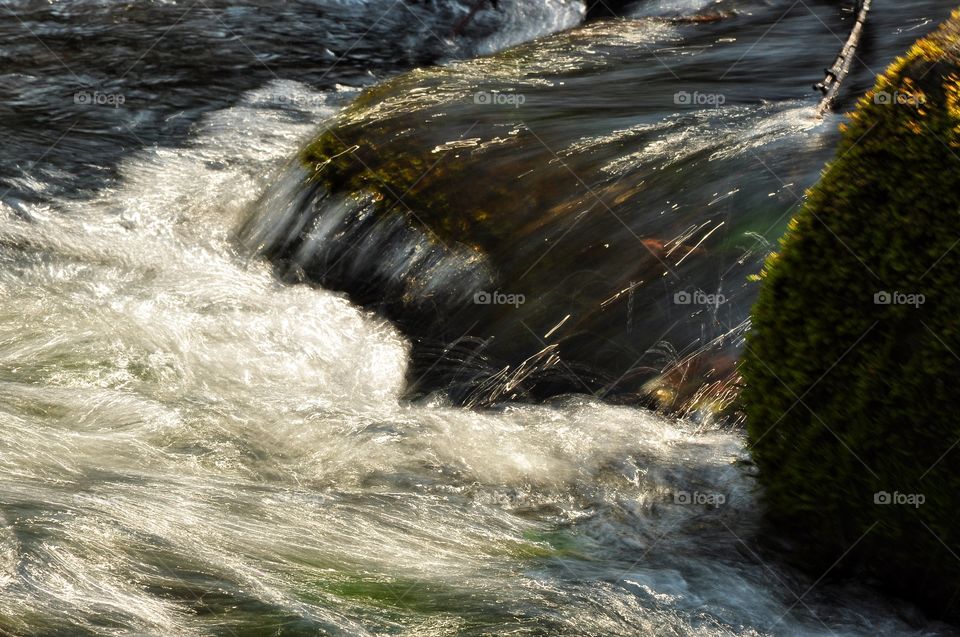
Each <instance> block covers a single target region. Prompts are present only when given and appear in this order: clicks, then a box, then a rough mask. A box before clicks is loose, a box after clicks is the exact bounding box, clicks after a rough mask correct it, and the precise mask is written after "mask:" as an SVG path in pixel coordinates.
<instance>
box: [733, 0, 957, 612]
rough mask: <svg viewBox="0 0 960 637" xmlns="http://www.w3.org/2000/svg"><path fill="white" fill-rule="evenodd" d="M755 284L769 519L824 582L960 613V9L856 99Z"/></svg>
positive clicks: (759, 429)
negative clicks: (876, 585)
mask: <svg viewBox="0 0 960 637" xmlns="http://www.w3.org/2000/svg"><path fill="white" fill-rule="evenodd" d="M762 279H763V286H762V292H761V294H760V298H759V301H758V303H757V304H756V306H755V308H754V310H753V327H752V329H751V331H750V332H749V334H748V337H747V346H746V349H745V353H744V357H743V361H742V365H741V371H742V373H743V375H744V379H745V382H746V388H745V390H744V393H743V396H742V398H743V404H744V406H745V409H746V413H747V419H748V428H749V434H750V444H751V447H752V449H753V456H754V459H755V461H756V464H757V465H758V468H759V470H760V480H761V482H762V483H763V485H764V486H765V492H766V499H767V501H768V504H769V511H770V514H771V516H772V517H773V518H774V519H775V520H776V521H778V522H780V523H782V524H783V525H784V526H785V527H786V528H789V529H792V530H795V531H797V532H798V533H799V534H800V535H801V539H802V540H803V542H802V545H803V546H804V547H805V548H804V549H803V550H802V551H801V553H800V555H801V558H802V561H803V562H804V564H806V565H808V566H810V567H811V568H812V569H813V571H814V572H815V574H816V575H820V574H822V573H824V572H825V571H827V570H828V569H831V570H830V572H831V573H838V572H843V571H847V572H851V571H853V572H858V573H860V574H864V573H866V574H867V575H868V576H871V577H876V578H879V580H880V581H881V582H882V583H883V584H884V585H885V586H886V587H887V588H889V589H892V590H894V591H896V592H898V593H900V594H902V595H905V596H908V597H910V598H912V599H914V600H917V601H919V602H920V603H921V604H923V605H924V606H925V607H926V608H928V609H931V610H932V611H933V612H935V613H937V614H940V615H947V616H950V617H952V618H958V617H960V516H958V513H957V512H958V511H960V472H958V471H957V462H958V458H960V445H958V444H957V443H958V441H960V419H958V417H957V415H956V408H957V401H958V399H960V359H958V355H960V11H958V12H957V13H954V15H953V16H952V17H951V18H950V19H949V20H948V21H947V22H946V23H945V24H944V25H943V26H942V27H941V28H940V29H939V30H938V31H936V32H935V33H933V34H932V35H930V36H929V37H926V38H924V39H921V40H920V41H918V42H917V43H916V44H915V45H914V47H913V48H912V49H911V50H910V51H909V52H908V53H907V54H906V56H905V57H903V58H900V59H898V60H897V61H896V62H895V63H894V64H893V65H892V66H891V67H890V68H889V69H888V70H887V72H886V73H885V74H884V75H882V76H881V77H880V78H879V79H878V81H877V83H876V86H875V88H874V89H873V90H872V91H871V92H870V93H869V94H867V96H866V97H864V98H863V99H862V100H861V101H860V102H859V104H858V105H857V109H856V111H855V112H854V113H853V115H852V116H851V119H850V121H849V123H848V124H847V125H846V126H845V130H844V133H843V141H842V143H841V144H840V147H839V150H838V151H837V157H836V159H835V160H834V161H833V163H832V164H830V165H829V167H828V169H827V170H826V171H825V173H824V175H823V177H822V179H821V181H820V182H819V183H818V184H817V185H816V187H814V188H813V189H812V190H811V192H810V193H809V199H808V201H807V203H806V204H805V206H804V208H803V209H802V210H801V211H800V213H799V214H798V215H797V216H796V218H795V219H794V220H793V221H792V223H791V225H790V228H789V231H788V233H787V235H786V236H785V238H784V239H783V241H782V246H781V250H780V252H779V254H777V255H774V256H772V257H771V258H770V260H769V261H768V263H767V264H766V267H765V271H764V274H763V277H762ZM841 557H842V558H843V559H842V560H840V558H841ZM838 560H839V562H838Z"/></svg>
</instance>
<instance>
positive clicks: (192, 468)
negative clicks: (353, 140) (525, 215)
mask: <svg viewBox="0 0 960 637" xmlns="http://www.w3.org/2000/svg"><path fill="white" fill-rule="evenodd" d="M278 93H279V94H283V95H286V96H288V98H289V99H287V100H285V101H284V102H283V104H282V107H278V106H277V100H276V99H275V96H276V95H277V94H278ZM353 95H354V91H352V90H350V89H342V90H340V91H330V92H322V93H318V92H312V91H310V90H309V89H307V88H306V87H305V86H303V85H300V84H297V83H294V82H273V83H271V84H269V85H267V86H265V87H263V88H262V89H260V90H257V91H252V92H249V93H247V94H245V95H244V96H243V97H242V99H241V100H240V103H239V104H237V105H236V106H234V107H231V108H228V109H225V110H222V111H218V112H216V113H214V114H212V115H210V116H208V117H206V118H204V119H203V121H202V123H201V125H200V126H199V127H198V128H197V129H196V130H195V132H194V134H193V136H192V137H191V139H190V141H189V143H187V144H184V145H183V146H181V147H177V148H155V149H149V150H145V151H141V152H140V153H138V154H136V155H135V156H133V157H132V158H131V159H129V160H128V161H126V162H124V163H123V164H122V166H121V168H120V179H119V180H118V182H117V184H116V186H114V187H110V188H107V189H104V190H102V191H99V192H97V193H96V194H94V195H93V196H91V197H87V198H82V199H75V198H63V199H59V200H55V201H54V202H53V203H48V204H36V205H30V206H20V207H18V209H16V210H14V209H13V208H11V207H9V206H8V207H5V208H2V209H0V214H2V216H0V263H2V267H0V484H2V485H3V487H2V491H0V633H5V634H10V635H18V636H19V635H68V634H69V635H133V634H136V635H158V636H159V635H163V636H169V635H214V634H217V635H219V634H225V635H231V634H236V635H317V634H331V635H385V634H394V635H418V636H424V635H454V634H458V635H505V634H528V635H638V634H643V635H646V634H662V635H734V634H737V635H838V634H842V635H876V634H897V633H904V632H908V631H910V630H913V629H912V628H910V627H909V626H908V625H907V624H905V623H904V622H903V619H902V618H903V617H904V615H903V613H908V611H904V610H902V609H895V608H894V607H893V606H891V605H890V603H889V602H888V601H886V600H882V599H880V598H877V597H875V596H874V595H873V594H872V593H869V592H867V591H865V590H859V589H857V588H851V587H849V586H834V585H830V584H822V585H820V586H818V587H816V588H814V589H811V590H810V591H808V588H810V587H811V585H812V584H813V582H812V581H810V580H808V579H807V578H805V577H803V576H801V575H799V574H797V573H795V572H794V571H792V570H790V569H789V568H787V567H784V566H782V565H780V564H778V563H777V562H776V560H775V559H774V558H772V557H771V556H770V555H768V554H766V553H763V552H762V551H761V550H760V549H759V548H757V546H756V542H755V539H756V536H757V534H758V533H760V532H761V527H760V509H759V506H758V501H757V494H756V489H755V484H754V481H753V479H752V477H751V475H752V471H751V467H750V465H749V462H748V461H747V454H746V451H745V449H744V446H743V441H742V438H741V436H740V435H739V434H738V433H736V432H729V431H713V430H705V429H702V428H698V427H697V426H695V425H693V424H691V423H685V422H682V421H681V422H675V421H668V420H665V419H663V418H661V417H659V416H656V415H654V414H652V413H648V412H646V411H642V410H638V409H633V408H625V407H612V406H608V405H603V404H601V403H599V402H597V401H595V400H593V399H589V398H585V397H568V398H563V399H560V400H557V401H554V402H551V403H549V404H545V405H539V406H533V405H513V406H505V407H502V408H501V409H497V410H493V411H485V412H474V411H467V410H461V409H456V408H453V407H450V406H448V405H447V404H446V403H445V402H444V400H443V399H442V398H441V397H435V398H433V399H431V400H427V401H424V402H420V403H417V404H410V403H407V402H404V401H403V400H402V399H401V394H402V390H403V384H404V373H405V369H406V364H407V353H408V349H409V347H408V344H407V343H406V342H405V341H404V339H403V338H402V337H401V336H400V335H399V334H398V332H397V331H396V330H394V329H393V328H392V327H391V326H390V325H388V324H387V323H386V322H384V321H383V320H382V319H379V318H377V317H375V316H374V315H372V314H370V313H368V312H365V311H362V310H360V309H358V308H357V307H355V306H352V305H351V304H350V303H348V302H347V301H346V300H345V299H344V298H343V297H342V296H341V295H338V294H335V293H332V292H329V291H325V290H321V289H316V288H312V287H308V286H289V285H285V284H282V283H280V282H279V281H278V280H277V279H276V278H275V277H274V276H273V274H272V272H271V270H270V268H269V266H268V265H267V264H265V263H262V262H260V261H258V260H256V259H253V258H251V257H250V255H248V254H245V253H243V252H242V251H240V250H239V249H238V248H237V247H236V245H235V243H234V242H233V241H232V234H233V232H234V230H235V228H236V224H237V223H238V221H239V220H240V219H241V218H242V217H243V215H244V214H246V213H247V211H248V208H249V206H251V205H253V204H254V202H256V201H257V200H258V198H259V196H260V194H261V193H262V192H263V191H264V189H265V188H266V187H267V186H268V184H270V183H271V181H272V180H273V179H274V176H275V175H276V174H277V171H278V170H279V166H280V165H281V164H282V163H283V160H285V159H286V158H288V157H290V156H291V155H292V154H293V153H294V152H295V151H296V150H297V149H298V148H299V147H300V145H301V144H302V143H303V142H304V141H305V140H306V139H308V138H309V137H310V136H311V135H312V134H313V133H314V132H315V125H316V122H318V121H322V120H323V119H324V118H326V117H329V116H330V115H331V114H332V113H333V112H335V110H336V109H337V108H339V107H340V106H341V105H342V104H343V103H344V102H345V101H346V100H349V99H350V98H351V97H352V96H353ZM925 634H947V633H946V632H939V633H938V632H928V633H925Z"/></svg>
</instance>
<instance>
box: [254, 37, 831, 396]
mask: <svg viewBox="0 0 960 637" xmlns="http://www.w3.org/2000/svg"><path fill="white" fill-rule="evenodd" d="M736 29H737V26H736V24H734V23H730V24H726V23H724V22H722V21H720V22H709V23H705V24H695V25H682V26H674V25H671V24H667V23H666V22H665V21H664V20H661V19H656V20H653V19H645V20H624V21H615V22H614V21H600V22H596V23H593V24H591V25H588V26H585V27H581V28H579V29H575V30H572V31H569V32H565V33H561V34H557V35H554V36H551V37H548V38H544V39H542V40H538V41H537V42H532V43H529V44H525V45H523V46H519V47H517V48H515V49H511V50H508V51H503V52H501V53H498V54H496V55H493V56H490V57H485V58H478V59H474V60H469V61H464V62H459V63H456V64H450V65H448V66H443V67H435V68H429V69H420V70H417V71H414V72H412V73H409V74H406V75H403V76H400V77H397V78H393V79H391V80H389V81H387V82H383V83H381V84H379V85H377V86H376V87H373V88H371V89H369V90H367V91H365V92H364V93H363V94H362V95H360V96H359V97H358V99H357V100H356V101H355V102H354V103H352V104H351V105H350V106H349V107H348V108H346V109H344V110H343V111H342V112H340V113H339V114H338V115H337V116H336V118H334V119H333V120H331V121H329V122H327V125H326V126H325V128H324V130H323V131H322V132H321V133H320V134H319V135H318V136H317V137H316V138H315V139H314V140H313V141H312V142H311V143H309V144H308V145H307V146H306V147H305V148H304V150H303V151H302V152H301V153H300V156H299V157H298V161H296V162H294V163H293V164H291V166H289V167H288V170H287V172H286V174H284V175H283V176H282V178H281V179H279V180H277V182H276V187H275V188H273V189H271V191H270V192H268V193H267V194H266V195H265V197H264V199H263V201H262V202H260V203H259V204H258V205H257V206H255V207H254V210H253V211H252V215H251V218H250V220H249V222H248V223H247V224H246V225H245V226H244V228H243V230H242V231H241V233H240V235H241V240H242V242H243V243H244V244H245V245H247V246H250V247H251V248H252V249H253V250H255V251H256V252H258V253H259V254H261V255H263V256H265V257H266V258H268V259H270V260H271V261H272V262H273V263H274V264H275V265H276V267H277V270H278V271H279V273H280V275H281V276H282V277H283V278H284V279H286V280H292V281H304V282H308V283H314V284H319V285H322V286H324V287H326V288H328V289H333V290H339V291H343V292H346V293H347V294H349V296H350V297H351V299H352V300H354V301H355V302H357V303H359V304H361V305H363V306H364V307H367V308H371V309H373V310H376V311H377V312H379V313H381V314H382V315H384V316H386V317H388V318H389V319H391V320H392V321H394V322H395V323H396V324H397V325H398V326H399V327H400V328H401V329H402V330H403V331H404V332H405V333H406V334H407V335H408V336H409V337H410V339H411V342H412V345H413V351H412V364H411V368H410V373H409V381H410V382H409V387H410V390H411V391H410V393H411V394H412V395H414V396H417V395H422V394H429V393H432V392H434V391H442V392H443V393H445V394H446V395H448V396H450V397H451V398H452V399H453V400H454V401H456V402H459V403H462V404H466V405H484V404H491V403H497V402H500V401H503V400H527V399H531V400H538V399H542V398H547V397H550V396H553V395H557V394H562V393H568V392H574V393H592V394H596V395H598V396H601V397H604V398H605V399H608V400H617V401H623V402H631V403H637V402H640V403H652V404H655V405H657V406H658V407H661V408H663V409H665V410H670V411H674V412H679V413H689V412H696V413H702V414H708V415H709V414H712V413H715V412H722V411H723V409H724V408H725V407H726V406H727V405H728V404H729V402H730V400H731V398H732V396H733V395H734V394H735V392H734V384H735V383H736V376H735V367H734V361H735V358H736V354H737V351H738V347H739V345H740V342H741V333H742V329H743V328H744V326H745V324H746V319H747V316H748V314H749V310H750V306H751V305H752V304H753V301H754V299H755V290H756V288H757V287H758V286H757V285H756V284H755V283H751V282H748V281H747V277H748V276H749V274H750V273H752V272H756V271H757V270H758V269H759V268H760V266H761V264H762V262H763V259H764V257H765V256H766V252H767V245H766V243H765V240H764V239H763V238H762V233H764V232H767V231H768V229H769V228H771V226H772V225H775V224H776V223H779V222H778V219H779V218H781V217H782V215H783V214H784V211H785V210H786V209H788V208H789V207H790V206H792V205H793V203H794V196H793V194H792V192H791V188H792V187H785V186H784V184H785V183H788V184H798V185H800V186H801V187H802V186H806V185H810V184H812V183H813V182H814V181H815V180H816V177H817V173H818V171H819V169H820V167H821V166H822V165H823V162H824V161H826V159H827V158H828V157H829V150H826V149H827V146H826V145H824V144H820V143H818V141H817V138H818V135H817V133H816V131H815V126H814V123H813V120H812V119H810V118H809V116H808V110H809V109H806V108H804V104H803V103H802V102H798V101H793V100H790V101H780V102H769V103H762V104H758V103H757V100H756V97H755V96H754V95H753V94H746V93H744V94H734V93H731V94H730V95H729V96H727V95H726V94H721V91H723V90H726V89H728V88H729V83H724V82H721V81H720V80H719V79H718V78H720V76H721V74H722V71H723V70H726V68H727V67H728V66H729V55H731V53H730V52H720V53H718V54H717V57H716V60H715V61H714V62H712V64H713V65H714V66H713V67H710V66H705V65H706V64H707V62H706V61H705V59H706V58H704V57H702V56H698V57H696V59H694V58H693V57H690V56H683V55H679V54H678V55H676V56H673V57H671V58H670V60H669V65H670V67H671V68H672V69H674V72H675V73H677V74H679V75H680V76H683V77H697V78H699V79H698V80H697V81H696V82H694V81H692V80H691V81H690V83H689V84H683V85H681V86H678V85H677V83H676V82H675V81H674V78H673V77H672V76H671V75H670V74H668V73H666V71H665V70H664V67H663V65H662V64H659V63H657V59H658V58H659V57H662V56H663V55H667V54H665V53H662V52H661V53H660V54H657V57H656V58H655V57H654V56H653V55H652V54H650V53H645V51H651V52H652V51H653V46H654V45H655V44H656V43H658V42H664V41H667V42H671V43H673V42H676V41H677V38H678V37H680V34H681V33H683V34H686V36H687V37H696V38H708V39H710V41H711V42H713V41H715V40H718V39H727V40H730V42H733V40H732V39H730V38H727V37H726V36H728V35H731V34H734V33H736ZM639 43H644V47H641V49H638V44H639ZM726 46H732V44H729V43H728V44H727V45H726ZM721 53H722V54H721ZM808 66H809V64H808ZM714 68H717V69H719V71H717V72H715V71H714ZM624 78H631V79H630V81H629V82H626V81H625V79H624ZM711 82H712V83H711ZM638 86H642V87H643V90H638V88H637V87H638ZM678 90H679V91H680V92H678ZM751 90H752V91H760V92H761V93H762V92H765V91H766V89H765V88H763V87H761V88H756V87H754V88H752V89H751ZM771 90H774V89H771ZM698 91H699V92H700V94H701V96H702V97H706V98H718V97H720V98H723V99H722V100H717V99H713V101H711V100H710V99H708V100H707V102H708V103H703V104H699V103H697V104H694V103H692V96H693V94H695V93H697V92H698ZM797 92H798V94H799V95H803V92H804V88H803V87H802V86H801V87H799V88H798V89H797ZM728 97H729V101H725V100H727V99H728ZM785 148H789V153H787V152H784V149H785ZM781 180H782V181H781Z"/></svg>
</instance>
